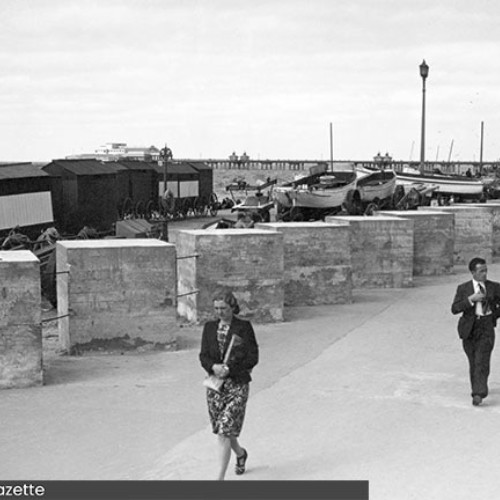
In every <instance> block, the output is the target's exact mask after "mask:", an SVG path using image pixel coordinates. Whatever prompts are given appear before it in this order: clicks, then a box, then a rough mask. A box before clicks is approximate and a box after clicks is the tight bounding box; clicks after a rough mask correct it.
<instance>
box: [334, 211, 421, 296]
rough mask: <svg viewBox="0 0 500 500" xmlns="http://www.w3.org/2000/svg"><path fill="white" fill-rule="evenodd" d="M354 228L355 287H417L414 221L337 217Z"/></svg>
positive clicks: (353, 266)
mask: <svg viewBox="0 0 500 500" xmlns="http://www.w3.org/2000/svg"><path fill="white" fill-rule="evenodd" d="M335 220H345V221H348V222H349V223H350V225H351V263H352V281H353V286H354V288H400V287H408V286H412V284H413V221H412V220H410V219H403V218H400V217H364V216H334V217H326V219H325V222H332V221H335Z"/></svg>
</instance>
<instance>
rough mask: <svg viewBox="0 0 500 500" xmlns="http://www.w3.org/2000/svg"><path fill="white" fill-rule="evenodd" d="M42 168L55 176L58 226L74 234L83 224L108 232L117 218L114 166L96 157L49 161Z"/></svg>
mask: <svg viewBox="0 0 500 500" xmlns="http://www.w3.org/2000/svg"><path fill="white" fill-rule="evenodd" d="M43 170H44V171H45V172H47V173H48V174H50V175H51V176H53V177H54V178H57V179H59V181H60V182H59V183H58V184H56V187H55V190H56V191H57V193H55V194H54V198H55V203H54V212H55V219H56V223H57V224H58V227H61V228H62V230H63V231H64V232H69V233H76V232H78V231H79V230H80V229H82V227H83V226H85V225H88V226H92V227H93V228H95V229H96V230H98V231H109V230H111V229H112V227H113V224H114V222H115V221H116V220H117V217H118V198H117V192H118V190H117V172H118V169H117V167H116V166H113V165H109V164H106V163H103V162H101V161H98V160H91V159H89V160H87V159H85V160H53V161H52V162H51V163H49V164H48V165H46V166H45V167H43Z"/></svg>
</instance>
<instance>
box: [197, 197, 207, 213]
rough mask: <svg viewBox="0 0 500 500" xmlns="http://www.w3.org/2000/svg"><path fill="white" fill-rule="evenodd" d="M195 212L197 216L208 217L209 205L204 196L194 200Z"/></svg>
mask: <svg viewBox="0 0 500 500" xmlns="http://www.w3.org/2000/svg"><path fill="white" fill-rule="evenodd" d="M194 212H195V214H196V215H206V214H207V212H208V204H207V201H206V199H205V197H204V196H198V197H197V198H195V200H194Z"/></svg>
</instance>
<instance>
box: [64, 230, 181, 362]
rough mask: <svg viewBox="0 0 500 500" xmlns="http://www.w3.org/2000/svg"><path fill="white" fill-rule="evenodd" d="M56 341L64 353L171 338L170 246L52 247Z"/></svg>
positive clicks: (173, 277) (90, 243)
mask: <svg viewBox="0 0 500 500" xmlns="http://www.w3.org/2000/svg"><path fill="white" fill-rule="evenodd" d="M56 251H57V273H58V275H57V302H58V316H62V318H61V319H60V320H59V337H60V341H61V344H62V346H63V348H65V349H67V350H68V351H69V352H78V351H79V350H82V349H83V350H91V349H95V348H99V347H101V346H106V345H110V344H111V343H118V345H119V344H120V342H122V343H127V344H128V345H130V346H131V347H134V346H140V345H142V344H144V343H154V344H158V345H160V346H169V345H171V344H173V343H174V342H175V338H176V334H175V332H176V324H177V322H176V318H177V312H176V310H177V273H176V251H175V246H174V245H172V244H170V243H165V242H162V241H159V240H155V239H126V240H74V241H60V242H58V243H57V249H56Z"/></svg>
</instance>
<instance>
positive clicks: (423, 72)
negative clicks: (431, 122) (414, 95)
mask: <svg viewBox="0 0 500 500" xmlns="http://www.w3.org/2000/svg"><path fill="white" fill-rule="evenodd" d="M420 76H421V77H422V137H421V140H420V173H421V174H423V173H424V164H425V79H426V78H427V77H428V76H429V66H428V65H427V64H426V62H425V59H424V60H423V61H422V64H421V65H420Z"/></svg>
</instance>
